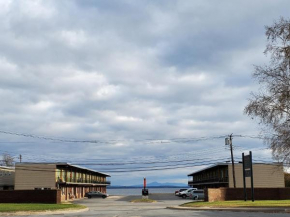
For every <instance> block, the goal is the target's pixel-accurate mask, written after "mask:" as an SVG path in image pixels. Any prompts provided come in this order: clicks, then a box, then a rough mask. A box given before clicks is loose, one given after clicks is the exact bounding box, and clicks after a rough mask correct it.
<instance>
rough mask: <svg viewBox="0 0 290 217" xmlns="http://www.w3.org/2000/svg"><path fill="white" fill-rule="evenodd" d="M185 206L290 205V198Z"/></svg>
mask: <svg viewBox="0 0 290 217" xmlns="http://www.w3.org/2000/svg"><path fill="white" fill-rule="evenodd" d="M181 206H183V207H290V200H256V201H255V202H252V201H243V200H233V201H217V202H190V203H185V204H182V205H181Z"/></svg>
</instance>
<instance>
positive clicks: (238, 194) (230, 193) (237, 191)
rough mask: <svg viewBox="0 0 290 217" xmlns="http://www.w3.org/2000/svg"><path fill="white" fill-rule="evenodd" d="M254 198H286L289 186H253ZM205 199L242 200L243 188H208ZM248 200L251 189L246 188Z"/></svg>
mask: <svg viewBox="0 0 290 217" xmlns="http://www.w3.org/2000/svg"><path fill="white" fill-rule="evenodd" d="M254 191H255V192H254V196H255V200H288V199H290V188H255V189H254ZM204 193H205V201H208V202H214V201H225V200H244V189H243V188H208V189H205V191H204ZM247 196H248V200H250V199H251V189H250V188H247Z"/></svg>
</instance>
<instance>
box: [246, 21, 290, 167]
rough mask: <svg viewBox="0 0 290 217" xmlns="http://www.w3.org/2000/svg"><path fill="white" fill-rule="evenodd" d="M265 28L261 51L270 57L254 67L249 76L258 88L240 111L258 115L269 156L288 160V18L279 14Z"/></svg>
mask: <svg viewBox="0 0 290 217" xmlns="http://www.w3.org/2000/svg"><path fill="white" fill-rule="evenodd" d="M265 28H266V36H267V39H268V44H267V47H266V49H265V52H264V53H265V55H267V54H270V55H271V61H270V63H269V64H268V65H265V66H256V67H255V72H254V74H253V77H254V78H255V79H257V80H258V82H259V84H260V90H259V91H258V93H252V97H251V99H250V101H249V104H248V105H247V106H246V107H245V110H244V111H245V113H246V114H247V115H249V116H250V117H252V118H258V119H259V121H260V124H261V125H263V126H264V128H263V131H265V130H267V131H270V136H266V137H265V141H266V143H267V144H268V145H269V146H270V148H271V149H272V151H273V156H274V157H275V158H276V159H278V160H281V161H284V162H285V161H286V162H287V161H288V162H290V20H287V19H284V18H280V20H279V21H277V22H274V24H273V25H272V26H266V27H265Z"/></svg>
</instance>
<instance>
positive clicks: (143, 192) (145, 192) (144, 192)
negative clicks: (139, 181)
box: [142, 177, 149, 199]
mask: <svg viewBox="0 0 290 217" xmlns="http://www.w3.org/2000/svg"><path fill="white" fill-rule="evenodd" d="M148 194H149V192H148V189H147V188H146V178H145V177H144V180H143V189H142V198H143V199H148Z"/></svg>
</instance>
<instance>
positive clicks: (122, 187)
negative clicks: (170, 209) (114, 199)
mask: <svg viewBox="0 0 290 217" xmlns="http://www.w3.org/2000/svg"><path fill="white" fill-rule="evenodd" d="M131 188H139V189H141V188H143V187H142V186H136V187H134V186H107V189H131ZM146 188H188V186H147V187H146Z"/></svg>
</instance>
